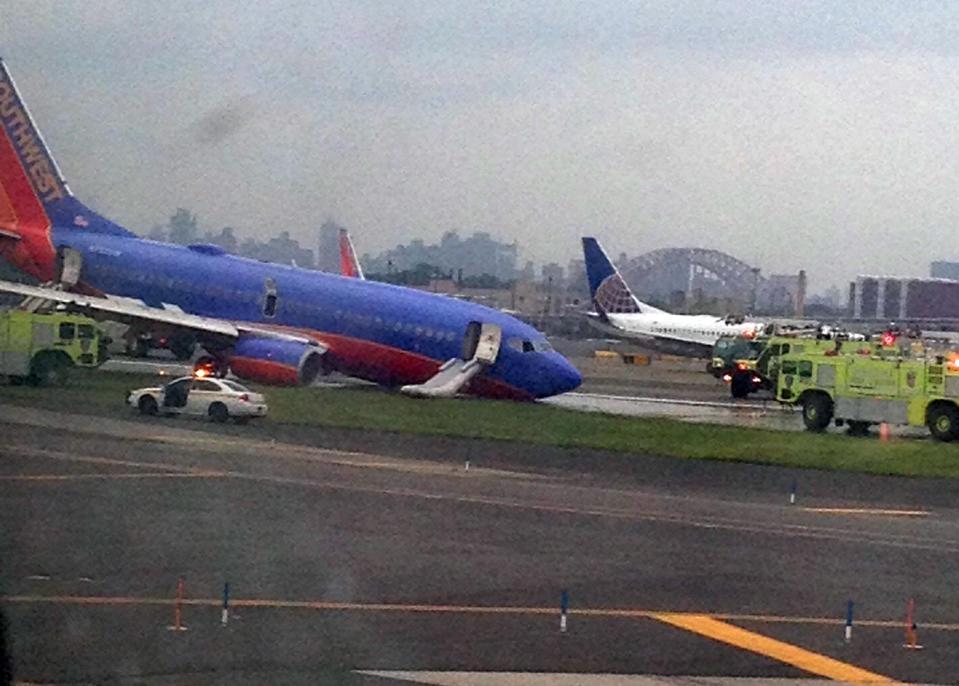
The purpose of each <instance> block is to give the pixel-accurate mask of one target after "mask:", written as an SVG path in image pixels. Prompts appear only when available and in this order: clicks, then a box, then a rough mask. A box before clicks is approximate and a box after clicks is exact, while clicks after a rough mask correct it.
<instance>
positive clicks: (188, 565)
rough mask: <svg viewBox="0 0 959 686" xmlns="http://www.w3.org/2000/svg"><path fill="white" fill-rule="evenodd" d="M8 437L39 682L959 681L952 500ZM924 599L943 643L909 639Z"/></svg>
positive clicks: (621, 465) (623, 470) (1, 567)
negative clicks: (851, 625) (914, 611)
mask: <svg viewBox="0 0 959 686" xmlns="http://www.w3.org/2000/svg"><path fill="white" fill-rule="evenodd" d="M264 426H265V425H264ZM329 434H332V436H331V435H329ZM0 435H3V437H4V442H3V445H2V446H0V532H2V535H0V561H2V562H0V594H2V596H3V600H2V601H0V607H2V609H3V611H4V613H5V615H6V618H7V622H8V643H9V645H10V647H11V653H12V658H13V663H14V666H15V669H16V676H17V678H19V679H22V680H25V681H31V682H42V683H49V682H77V681H80V682H82V681H89V682H96V683H100V682H104V681H108V680H110V679H115V680H118V681H120V682H121V683H123V682H124V680H126V681H128V682H130V683H158V684H159V683H210V682H213V681H216V680H221V681H219V682H220V683H244V682H245V683H265V682H270V681H276V680H277V679H281V680H284V681H286V682H288V683H296V682H297V680H298V679H303V681H302V683H308V682H310V680H316V679H320V678H331V679H335V680H340V681H342V682H344V683H367V684H373V683H386V682H385V681H383V679H395V678H397V676H396V675H395V674H392V675H390V674H388V675H385V676H384V675H382V674H380V675H375V674H374V675H370V674H366V675H361V674H358V673H355V672H354V670H368V671H369V670H372V671H377V672H395V671H417V672H419V671H424V670H426V671H456V672H462V671H467V672H469V671H481V672H575V673H586V672H603V673H617V674H646V675H649V674H653V675H674V676H676V675H685V676H702V677H765V678H797V677H809V676H811V675H816V676H829V677H831V678H838V679H840V680H842V678H843V677H849V679H848V680H855V679H853V678H852V677H861V676H862V674H870V675H874V676H875V677H876V678H879V679H882V678H888V679H893V680H898V681H909V682H926V683H932V682H943V683H959V677H957V676H956V673H955V670H954V662H955V660H954V658H955V655H956V654H959V653H957V650H959V611H957V610H956V608H957V607H959V602H957V601H959V591H957V588H956V587H957V585H956V584H955V583H954V581H953V580H952V575H953V574H954V573H955V572H954V569H955V560H956V558H957V556H959V511H957V510H956V509H955V505H954V503H955V502H956V501H957V498H956V496H957V495H959V484H957V483H955V482H953V481H947V480H932V479H928V480H927V479H899V478H882V477H866V476H857V475H849V474H824V473H818V472H798V473H797V472H795V471H794V470H788V469H783V468H777V467H761V466H755V465H739V464H737V465H724V464H714V463H703V462H685V461H682V460H668V459H664V458H657V457H652V456H643V455H619V456H614V455H611V454H608V453H602V452H598V451H583V450H576V451H564V450H560V449H555V448H552V449H547V448H540V447H537V446H517V445H513V444H503V443H497V442H475V443H468V442H464V441H459V440H457V439H429V438H424V437H419V438H411V437H410V438H408V437H403V436H399V435H395V434H394V435H390V434H367V435H364V434H363V433H361V432H352V433H350V432H339V433H337V432H328V431H327V430H322V429H320V430H314V432H313V433H312V434H311V433H309V432H308V431H307V430H305V429H304V430H301V431H300V433H298V434H296V435H291V436H290V437H289V438H288V439H286V440H284V437H282V436H275V435H274V436H271V435H270V434H269V432H268V431H267V430H264V429H263V428H262V427H257V426H250V427H233V426H227V427H225V428H224V427H220V428H218V429H216V430H212V429H211V427H210V425H207V424H204V423H199V422H189V421H185V420H155V421H142V420H133V419H118V420H104V419H96V420H91V419H90V418H86V417H82V416H77V415H63V414H57V413H49V412H43V411H39V410H28V409H24V408H17V407H11V406H2V405H0ZM335 444H338V447H337V445H335ZM322 445H326V446H327V447H318V446H322ZM464 455H466V456H468V457H469V458H470V459H471V466H470V468H469V469H466V465H465V462H464V460H463V457H464ZM797 474H798V478H799V479H800V481H799V483H800V490H799V501H798V502H797V503H796V504H794V505H790V504H789V503H788V500H787V490H788V484H789V482H790V481H791V480H792V479H793V478H796V477H797ZM178 579H183V580H184V581H185V591H186V592H185V596H186V601H185V604H184V606H183V623H184V624H185V625H186V626H187V627H188V631H183V632H176V631H170V630H169V629H168V627H169V626H170V625H172V624H173V623H174V602H175V601H174V598H175V593H176V585H177V580H178ZM227 581H228V582H229V583H230V593H231V597H232V603H233V605H232V614H231V616H230V618H229V622H228V624H227V626H225V627H224V626H222V625H221V603H222V601H221V598H222V591H223V584H224V582H227ZM563 590H566V591H568V593H569V597H570V616H569V630H568V631H567V632H566V633H560V631H559V624H558V622H559V603H560V593H561V591H563ZM910 597H914V598H915V601H916V606H917V608H918V622H919V638H920V642H921V643H922V644H923V645H924V646H925V648H924V650H922V651H911V650H906V649H903V648H902V647H901V645H902V642H903V621H904V618H905V609H906V602H907V600H908V598H910ZM848 600H853V601H854V602H855V612H856V621H857V625H856V628H855V632H854V637H853V640H852V641H851V642H849V643H846V642H845V641H844V640H843V619H844V616H845V610H846V603H847V601H848ZM737 641H739V644H737V643H736V642H737ZM743 643H744V644H745V645H743ZM776 646H780V647H776ZM781 646H786V648H782V647H781ZM783 651H785V652H783ZM824 660H825V662H824ZM830 660H831V662H830ZM814 665H830V666H827V667H821V669H822V670H826V671H825V673H823V672H816V671H814V670H815V669H816V668H815V667H814ZM829 670H833V671H829ZM855 670H859V671H855ZM190 679H193V680H194V681H192V682H191V681H189V680H190ZM334 682H336V681H334ZM501 683H508V682H505V681H504V682H501ZM514 683H515V682H514ZM584 683H585V682H584Z"/></svg>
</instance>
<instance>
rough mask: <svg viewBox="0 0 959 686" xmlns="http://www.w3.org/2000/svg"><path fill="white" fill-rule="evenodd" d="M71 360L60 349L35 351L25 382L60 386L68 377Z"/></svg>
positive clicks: (33, 384)
mask: <svg viewBox="0 0 959 686" xmlns="http://www.w3.org/2000/svg"><path fill="white" fill-rule="evenodd" d="M72 366H73V360H71V359H70V358H69V357H67V354H66V353H64V352H62V351H56V352H50V351H45V352H41V353H37V355H36V356H35V357H34V358H33V361H31V363H30V375H29V376H27V382H28V383H30V385H31V386H42V385H47V386H62V385H63V384H65V383H66V382H67V379H68V378H69V377H70V367H72Z"/></svg>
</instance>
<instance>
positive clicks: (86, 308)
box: [0, 280, 326, 352]
mask: <svg viewBox="0 0 959 686" xmlns="http://www.w3.org/2000/svg"><path fill="white" fill-rule="evenodd" d="M0 291H4V292H7V293H14V294H17V295H22V296H25V297H27V298H36V299H37V300H38V301H46V300H50V301H53V302H58V303H62V304H64V305H66V306H67V307H69V308H72V309H76V310H79V311H82V312H83V313H85V314H87V315H88V316H92V317H93V318H94V319H108V320H112V321H118V322H122V323H124V324H148V325H149V324H152V325H157V324H160V325H164V326H173V327H177V328H181V329H186V330H189V331H192V332H194V333H197V334H202V335H206V336H208V337H210V336H212V337H214V338H217V339H220V340H223V341H235V340H237V339H238V338H240V337H241V336H244V335H249V336H256V337H258V338H275V339H279V340H287V341H293V342H297V343H304V344H309V345H314V346H318V347H319V348H320V349H321V351H322V352H326V346H325V345H323V344H322V343H321V342H319V341H317V340H315V339H313V338H307V337H306V336H299V335H296V334H290V333H286V332H283V331H276V330H273V329H267V328H260V327H257V326H251V325H248V324H240V323H237V324H234V323H232V322H229V321H226V320H224V319H214V318H211V317H200V316H198V315H195V314H189V313H187V312H184V311H183V310H182V309H181V308H180V307H179V306H177V305H170V304H164V305H163V306H162V307H150V306H149V305H147V304H146V303H144V302H143V301H142V300H137V299H135V298H124V297H121V296H116V295H106V296H102V297H101V296H95V295H82V294H79V293H71V292H69V291H60V290H56V289H53V288H44V287H42V286H28V285H26V284H22V283H15V282H12V281H3V280H0Z"/></svg>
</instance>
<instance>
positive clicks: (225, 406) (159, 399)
mask: <svg viewBox="0 0 959 686" xmlns="http://www.w3.org/2000/svg"><path fill="white" fill-rule="evenodd" d="M127 405H129V406H130V407H132V408H134V409H136V410H137V411H138V412H139V413H140V414H143V415H155V414H166V415H192V416H196V417H209V418H210V419H211V420H213V421H214V422H225V421H226V420H228V419H231V418H232V419H233V420H234V421H236V422H237V423H238V424H242V423H245V422H247V421H249V420H250V419H251V418H253V417H263V416H265V415H266V410H267V407H266V400H265V399H264V398H263V396H262V395H261V394H259V393H254V392H253V391H251V390H250V389H248V388H246V387H245V386H242V385H241V384H238V383H237V382H236V381H232V380H229V379H216V378H212V377H200V376H184V377H181V378H179V379H174V380H173V381H171V382H170V383H168V384H164V385H163V386H159V387H155V388H138V389H137V390H135V391H131V392H130V395H129V396H128V397H127Z"/></svg>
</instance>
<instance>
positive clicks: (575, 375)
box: [550, 353, 583, 395]
mask: <svg viewBox="0 0 959 686" xmlns="http://www.w3.org/2000/svg"><path fill="white" fill-rule="evenodd" d="M551 357H553V359H552V360H551V362H552V364H551V369H550V372H552V373H551V375H550V381H551V383H550V386H551V388H550V395H559V394H560V393H565V392H566V391H571V390H573V389H574V388H578V387H579V385H580V384H581V383H583V375H582V374H580V373H579V370H578V369H576V367H574V366H573V365H572V364H570V362H569V360H567V359H566V358H565V357H563V356H562V355H560V354H559V353H552V355H551Z"/></svg>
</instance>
